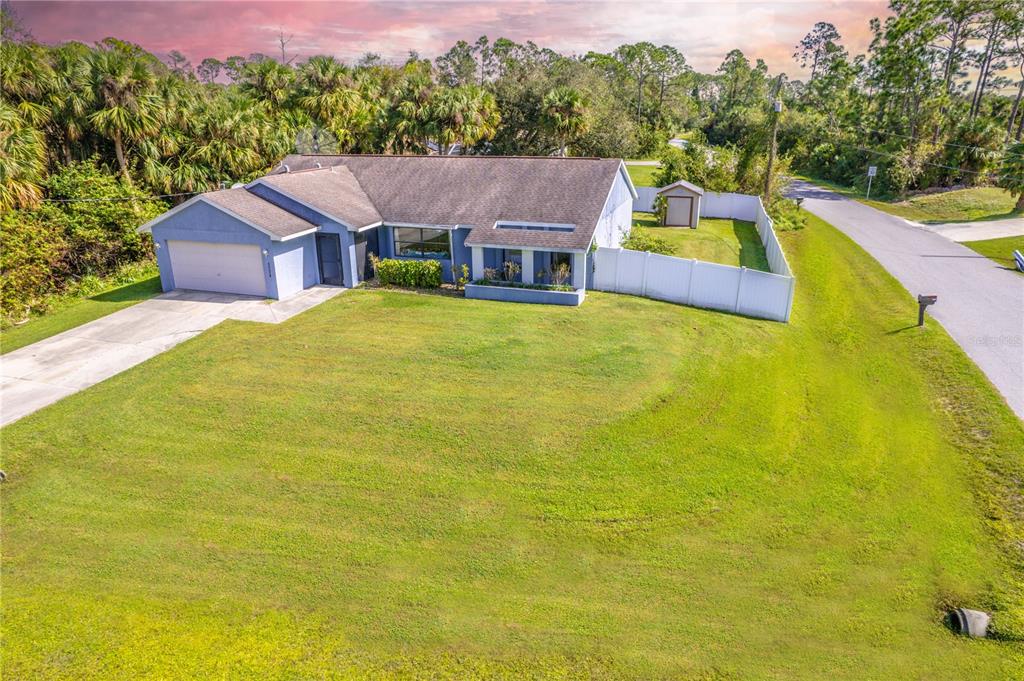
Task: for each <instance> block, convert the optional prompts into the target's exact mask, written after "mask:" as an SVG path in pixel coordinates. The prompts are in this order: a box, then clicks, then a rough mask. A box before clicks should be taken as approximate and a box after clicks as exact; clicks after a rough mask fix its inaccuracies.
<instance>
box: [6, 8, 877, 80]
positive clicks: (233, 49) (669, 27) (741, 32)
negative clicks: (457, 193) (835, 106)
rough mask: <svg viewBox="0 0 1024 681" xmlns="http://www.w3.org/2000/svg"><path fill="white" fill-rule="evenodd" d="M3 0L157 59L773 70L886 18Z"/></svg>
mask: <svg viewBox="0 0 1024 681" xmlns="http://www.w3.org/2000/svg"><path fill="white" fill-rule="evenodd" d="M10 6H11V7H12V8H13V10H14V11H15V13H16V14H17V15H18V16H19V17H20V18H21V20H22V23H23V24H24V25H25V27H26V28H27V29H28V30H29V31H30V32H31V33H32V35H33V36H34V37H35V38H36V39H37V40H39V41H41V42H45V43H59V42H63V41H67V40H78V41H81V42H85V43H92V42H95V41H97V40H101V39H103V38H105V37H107V36H114V37H117V38H121V39H124V40H129V41H131V42H135V43H138V44H140V45H142V46H143V47H144V48H146V49H147V50H149V51H151V52H154V53H155V54H157V55H158V56H161V57H163V56H165V55H166V54H167V52H169V51H171V50H179V51H180V52H182V53H183V54H184V55H185V56H186V57H188V58H189V59H190V60H191V61H192V62H193V63H194V64H198V62H199V61H201V60H202V59H203V58H204V57H216V58H218V59H224V58H226V57H228V56H230V55H233V54H238V55H242V56H245V55H248V54H250V53H253V52H263V53H265V54H268V55H277V54H279V53H280V50H279V47H278V43H277V34H278V31H279V29H283V30H284V32H285V34H286V35H292V36H294V37H293V39H292V41H291V42H290V43H289V45H288V51H289V53H290V54H295V55H297V56H298V57H299V58H302V57H307V56H310V55H313V54H325V53H326V54H333V55H335V56H337V57H339V58H341V59H344V60H346V61H353V60H355V59H356V58H358V57H359V56H360V55H361V54H363V53H365V52H377V53H379V54H380V55H381V56H383V57H384V58H386V59H388V60H395V61H400V60H403V59H404V58H405V56H406V55H407V53H408V52H409V50H416V51H417V52H419V53H420V54H421V55H422V56H424V57H431V58H433V57H436V56H437V55H438V54H440V53H442V52H444V51H445V50H447V49H448V47H450V46H451V45H452V44H453V43H454V42H455V41H457V40H460V39H462V40H466V41H469V42H472V41H474V40H475V39H476V38H477V37H478V36H481V35H487V36H489V37H490V38H491V39H492V40H493V39H494V38H498V37H502V36H504V37H506V38H510V39H512V40H515V41H517V42H525V41H527V40H533V41H534V42H535V43H537V44H538V45H540V46H542V47H550V48H552V49H555V50H558V51H559V52H562V53H564V54H583V53H585V52H587V51H589V50H597V51H602V52H607V51H610V50H612V49H614V48H615V47H616V46H618V45H620V44H622V43H627V42H637V41H641V40H646V41H650V42H653V43H655V44H659V45H661V44H669V45H672V46H674V47H676V48H677V49H679V50H680V51H681V52H682V53H683V54H684V55H685V56H686V58H687V61H688V62H689V63H690V64H691V65H692V66H693V67H694V68H696V69H697V70H700V71H705V72H710V71H713V70H714V69H715V68H717V66H718V64H719V63H721V61H722V58H723V57H724V56H725V54H726V53H727V52H728V51H729V50H731V49H733V48H737V47H738V48H740V49H742V50H743V52H744V53H745V54H746V55H747V56H748V57H749V58H751V60H753V59H754V58H757V57H760V58H762V59H764V60H765V62H767V64H768V67H769V69H771V70H772V71H773V72H778V71H786V72H787V73H789V74H790V75H791V76H793V77H799V76H801V75H803V72H802V71H801V70H800V69H799V67H798V65H797V64H796V63H795V62H794V61H793V59H792V54H793V51H794V46H795V45H796V43H797V41H799V40H800V38H802V37H803V36H804V34H806V33H807V31H808V30H810V28H811V27H812V26H813V25H814V23H815V22H816V21H829V22H832V23H833V24H835V25H836V27H837V28H838V29H839V32H840V33H841V34H842V36H843V43H844V44H845V45H846V46H847V48H848V49H849V50H850V51H851V53H857V52H862V51H864V50H865V49H866V47H867V44H868V42H869V41H870V33H869V30H868V20H869V19H871V18H872V17H876V16H885V15H886V14H887V9H886V7H887V3H886V2H885V0H861V1H852V2H851V1H849V0H847V1H844V2H832V1H825V2H806V1H794V0H773V1H772V2H763V1H760V0H735V1H733V2H726V1H717V2H675V1H669V2H666V1H661V2H629V1H628V0H618V1H617V2H609V1H605V0H591V1H569V0H566V1H550V2H541V1H536V0H499V1H494V2H461V1H458V0H449V1H438V0H430V1H416V0H389V1H385V2H367V1H365V0H348V1H342V2H259V1H255V2H254V1H252V0H250V1H249V2H227V1H211V2H160V1H152V2H45V1H44V2H34V1H33V2H29V1H26V0H12V1H11V3H10Z"/></svg>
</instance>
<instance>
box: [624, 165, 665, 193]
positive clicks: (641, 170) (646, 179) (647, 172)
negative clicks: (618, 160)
mask: <svg viewBox="0 0 1024 681" xmlns="http://www.w3.org/2000/svg"><path fill="white" fill-rule="evenodd" d="M658 170H659V168H658V166H651V165H643V166H638V165H630V164H628V163H627V164H626V172H628V173H629V179H631V180H633V186H635V187H656V186H657V185H656V184H654V174H655V173H656V172H658Z"/></svg>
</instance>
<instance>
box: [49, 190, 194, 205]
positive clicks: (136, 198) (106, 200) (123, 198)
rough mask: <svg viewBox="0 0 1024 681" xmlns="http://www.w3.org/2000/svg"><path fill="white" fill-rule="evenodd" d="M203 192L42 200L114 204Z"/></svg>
mask: <svg viewBox="0 0 1024 681" xmlns="http://www.w3.org/2000/svg"><path fill="white" fill-rule="evenodd" d="M202 193H203V192H180V193H178V194H155V195H153V196H111V197H107V198H102V199H43V202H44V203H116V202H118V201H145V200H147V199H170V198H175V197H178V196H195V195H196V194H202Z"/></svg>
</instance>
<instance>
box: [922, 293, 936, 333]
mask: <svg viewBox="0 0 1024 681" xmlns="http://www.w3.org/2000/svg"><path fill="white" fill-rule="evenodd" d="M938 300H939V297H938V296H920V295H919V296H918V297H917V325H918V326H924V309H925V308H926V307H928V306H929V305H934V304H935V303H937V302H938Z"/></svg>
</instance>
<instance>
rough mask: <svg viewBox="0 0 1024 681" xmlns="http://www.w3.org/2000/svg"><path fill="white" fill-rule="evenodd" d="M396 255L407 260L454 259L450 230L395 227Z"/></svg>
mask: <svg viewBox="0 0 1024 681" xmlns="http://www.w3.org/2000/svg"><path fill="white" fill-rule="evenodd" d="M394 233H395V255H399V256H402V257H405V258H440V259H443V260H447V259H450V258H451V257H452V253H451V247H450V246H449V241H448V230H446V229H429V228H426V227H395V228H394Z"/></svg>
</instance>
